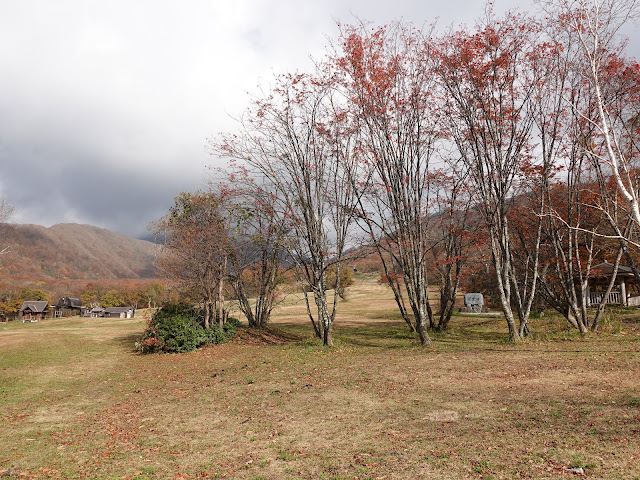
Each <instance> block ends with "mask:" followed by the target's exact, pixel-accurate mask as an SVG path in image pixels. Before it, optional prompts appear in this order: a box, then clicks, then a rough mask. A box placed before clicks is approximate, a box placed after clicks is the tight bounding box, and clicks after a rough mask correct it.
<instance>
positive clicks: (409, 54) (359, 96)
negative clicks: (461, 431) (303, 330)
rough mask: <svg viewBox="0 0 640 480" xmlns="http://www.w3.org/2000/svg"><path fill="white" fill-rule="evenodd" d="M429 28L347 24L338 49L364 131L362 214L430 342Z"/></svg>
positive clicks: (359, 180)
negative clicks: (428, 257)
mask: <svg viewBox="0 0 640 480" xmlns="http://www.w3.org/2000/svg"><path fill="white" fill-rule="evenodd" d="M430 32H431V31H430V30H428V31H424V32H422V31H418V30H416V29H414V28H412V27H411V26H409V25H407V24H403V23H394V24H392V25H390V26H389V27H382V28H379V29H374V30H371V29H370V28H368V27H367V26H366V25H364V24H360V25H356V26H347V27H343V31H342V38H341V40H340V44H341V49H340V51H338V52H336V54H335V57H336V58H335V63H336V65H337V67H338V71H339V74H340V81H341V85H342V86H343V88H344V89H345V91H346V96H347V97H348V98H349V99H350V102H351V109H352V112H353V115H354V117H355V118H357V120H358V125H359V128H360V130H361V132H362V137H361V142H362V143H361V149H360V150H361V153H362V156H363V163H364V166H365V168H363V169H362V170H361V171H360V172H359V175H357V176H356V175H354V176H353V178H354V179H355V180H354V185H355V187H357V188H360V189H361V190H362V191H363V192H364V193H365V195H364V196H362V197H360V204H359V210H358V220H359V223H360V225H361V227H362V228H363V229H364V230H365V231H366V232H367V233H368V235H369V237H370V238H369V241H370V242H373V244H374V245H375V247H376V249H377V251H378V253H379V256H380V259H381V261H382V263H383V266H384V269H385V273H386V277H387V280H388V282H389V285H390V286H391V288H392V289H393V293H394V296H395V298H396V302H397V304H398V307H399V310H400V312H401V314H402V316H403V317H404V319H405V321H406V322H407V323H408V324H409V325H410V326H412V328H413V329H415V330H416V331H417V333H418V335H419V337H420V341H421V343H422V345H425V346H426V345H429V344H430V343H431V339H430V338H429V335H428V332H427V328H428V326H429V324H430V323H432V317H433V314H432V310H431V305H430V303H429V296H428V285H429V282H428V273H427V272H428V270H427V259H426V256H427V254H428V251H429V248H430V245H429V238H428V234H427V228H428V222H429V217H430V213H431V212H430V211H429V207H430V201H431V194H432V192H431V190H430V188H431V186H430V182H431V177H430V169H431V168H433V162H434V157H435V152H436V145H437V143H438V140H439V138H440V132H439V131H438V129H437V120H436V115H435V110H436V106H437V96H438V95H437V90H436V86H437V85H436V82H435V81H434V76H433V56H432V52H430V51H429V44H428V43H425V42H423V39H424V37H427V36H429V34H430ZM394 270H398V271H399V273H400V275H395V274H394ZM400 279H402V283H403V285H402V286H403V288H400V283H399V280H400ZM403 290H404V291H406V296H407V299H408V304H409V307H410V311H411V312H412V313H413V325H412V323H411V318H410V317H409V313H408V312H409V309H408V308H407V307H406V304H405V300H404V295H403Z"/></svg>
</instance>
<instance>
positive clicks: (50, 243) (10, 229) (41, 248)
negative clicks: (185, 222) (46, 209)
mask: <svg viewBox="0 0 640 480" xmlns="http://www.w3.org/2000/svg"><path fill="white" fill-rule="evenodd" d="M5 247H7V251H6V253H4V254H2V255H0V276H2V277H17V278H69V279H118V278H154V277H155V276H156V271H155V268H154V266H153V261H154V259H155V252H156V248H157V247H156V245H154V244H153V243H152V242H149V241H146V240H138V239H134V238H128V237H125V236H124V235H121V234H119V233H114V232H111V231H109V230H105V229H103V228H98V227H94V226H92V225H78V224H75V223H61V224H58V225H54V226H52V227H49V228H47V227H42V226H40V225H15V224H0V249H1V248H5Z"/></svg>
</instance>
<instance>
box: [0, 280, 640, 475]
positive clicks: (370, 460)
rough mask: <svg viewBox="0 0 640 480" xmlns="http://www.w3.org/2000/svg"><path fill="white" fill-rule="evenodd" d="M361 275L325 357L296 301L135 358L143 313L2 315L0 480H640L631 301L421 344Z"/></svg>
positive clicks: (637, 318) (487, 320)
mask: <svg viewBox="0 0 640 480" xmlns="http://www.w3.org/2000/svg"><path fill="white" fill-rule="evenodd" d="M357 280H358V281H357V283H356V285H354V286H353V287H352V288H351V291H350V294H349V297H348V301H347V302H345V303H342V304H341V305H340V312H341V314H340V315H339V319H338V321H337V324H336V330H335V339H336V347H335V348H333V349H330V350H327V349H324V348H322V347H321V346H320V345H319V343H318V342H317V341H316V340H315V339H313V338H312V336H311V329H310V326H309V325H308V324H307V320H306V319H305V316H304V315H305V314H304V307H303V305H302V304H301V303H300V301H299V299H297V298H294V297H290V298H288V299H287V301H286V302H285V304H283V305H282V306H281V307H279V309H278V310H277V311H276V313H275V318H274V324H273V326H272V327H271V328H270V329H269V330H268V331H266V332H262V333H256V332H250V331H248V330H246V329H241V330H240V332H239V336H238V338H237V339H236V340H234V341H233V342H231V343H229V344H225V345H222V346H217V347H208V348H204V349H202V350H200V351H198V352H194V353H189V354H182V355H148V356H141V355H138V354H136V353H135V351H134V349H133V344H134V342H135V339H136V337H137V336H139V335H140V333H141V331H142V329H143V327H144V320H143V319H142V318H141V317H138V318H136V319H132V320H124V319H123V320H115V319H80V318H72V319H55V320H47V321H42V322H39V323H33V324H22V323H17V322H12V323H9V324H0V478H87V479H151V478H154V479H156V478H157V479H178V478H183V479H194V478H238V479H254V480H257V479H281V478H286V479H289V478H291V479H295V478H301V479H352V478H355V479H418V478H424V479H440V478H442V479H458V478H478V479H479V478H484V479H489V478H494V479H512V478H572V477H579V476H582V475H580V474H579V473H572V472H571V470H570V469H572V468H582V470H583V472H584V473H583V475H584V476H586V477H587V478H604V479H616V478H620V479H638V478H640V312H638V313H636V311H635V310H621V311H618V312H615V313H609V314H608V318H607V322H606V324H605V325H604V327H603V331H602V333H600V334H599V335H590V336H587V337H585V338H580V337H578V336H577V335H576V334H575V333H574V332H571V331H569V330H567V329H566V328H565V326H564V324H563V323H562V322H560V321H557V320H553V319H551V318H550V317H549V316H546V317H543V318H542V319H534V320H533V329H534V332H535V336H534V338H533V339H530V340H528V341H526V342H524V343H523V344H522V345H517V346H514V345H509V344H507V343H505V342H504V338H505V333H506V328H505V325H504V324H503V323H504V322H503V320H501V319H500V318H496V317H486V316H456V317H454V319H453V320H452V329H451V332H449V333H447V334H439V335H437V336H436V342H435V344H434V346H433V348H431V349H429V350H424V349H422V348H420V347H419V346H417V343H416V341H415V339H414V337H413V336H412V335H410V334H409V333H408V332H407V329H406V326H405V325H404V324H403V323H402V322H401V321H399V320H398V316H397V315H396V313H395V310H394V306H393V301H392V297H391V295H390V293H389V291H388V290H387V289H386V287H383V286H380V285H377V284H376V283H375V281H373V280H372V279H370V278H366V277H363V276H359V277H357Z"/></svg>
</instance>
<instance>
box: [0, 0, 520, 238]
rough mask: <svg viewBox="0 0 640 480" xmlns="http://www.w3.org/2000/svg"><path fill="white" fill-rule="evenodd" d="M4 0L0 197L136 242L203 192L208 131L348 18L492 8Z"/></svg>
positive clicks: (419, 18)
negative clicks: (181, 196)
mask: <svg viewBox="0 0 640 480" xmlns="http://www.w3.org/2000/svg"><path fill="white" fill-rule="evenodd" d="M519 4H520V5H521V6H522V5H524V6H525V7H529V4H528V2H519ZM0 5H1V7H0V64H1V65H2V75H0V195H1V196H4V197H6V198H7V199H8V200H9V201H10V202H11V203H13V204H14V206H15V207H16V215H15V217H14V220H15V221H16V222H20V223H38V224H43V225H52V224H54V223H59V222H80V223H90V224H95V225H98V226H101V227H104V228H109V229H113V230H116V231H118V232H121V233H125V234H128V235H132V236H139V235H143V234H145V233H146V227H147V225H148V223H149V222H150V221H151V220H153V219H155V218H158V217H159V216H161V215H162V214H163V213H164V212H165V211H166V210H167V208H168V207H169V205H170V204H171V201H172V198H173V197H174V195H176V194H177V193H178V192H180V191H182V190H195V189H197V188H199V187H202V186H204V184H205V182H206V180H207V175H208V174H207V173H206V170H205V167H206V166H207V165H210V164H212V162H213V161H212V159H211V158H210V157H209V156H208V155H207V154H206V153H205V151H204V148H203V146H204V144H205V141H206V138H207V137H208V136H211V135H213V134H215V133H217V132H219V131H223V130H232V129H234V124H233V121H232V120H231V119H230V115H235V114H238V113H239V112H241V110H242V109H243V107H244V106H245V105H246V104H247V95H246V92H247V91H256V86H257V85H258V84H259V83H266V82H268V81H269V79H270V78H271V75H272V73H273V72H283V71H291V70H294V69H296V68H299V69H304V68H305V67H307V66H308V65H309V55H316V56H320V55H321V54H322V51H323V48H324V46H325V45H326V43H327V37H335V34H336V26H335V21H336V20H340V21H343V22H353V21H354V20H355V17H356V16H357V17H358V18H361V19H363V20H370V21H373V22H375V23H378V24H382V23H387V22H389V21H391V20H393V19H398V18H404V19H405V20H410V21H413V22H414V23H416V24H418V25H422V24H423V23H425V22H430V21H432V20H433V19H434V18H435V17H437V16H439V17H440V22H439V25H442V27H444V26H446V25H448V24H450V23H452V22H467V23H470V22H471V21H472V20H473V18H474V17H477V16H479V15H481V14H482V11H483V3H482V2H480V1H478V0H450V1H447V2H429V1H424V0H422V1H418V0H415V1H412V0H399V1H396V2H370V1H365V0H346V1H344V0H325V1H311V0H308V1H307V0H303V1H300V0H298V1H293V0H262V1H260V0H257V1H256V0H234V1H232V2H222V1H204V0H199V1H198V0H190V1H189V0H187V1H181V2H177V1H158V0H154V1H150V0H144V1H143V0H141V1H136V2H124V1H122V0H113V1H109V2H104V1H101V2H97V1H93V0H89V1H86V0H58V1H55V2H49V1H45V0H20V1H16V2H9V1H2V2H1V4H0ZM513 6H514V3H513V2H509V1H505V0H503V1H499V2H495V8H496V10H497V11H503V10H505V9H506V8H508V7H509V8H511V7H513ZM531 8H532V7H531Z"/></svg>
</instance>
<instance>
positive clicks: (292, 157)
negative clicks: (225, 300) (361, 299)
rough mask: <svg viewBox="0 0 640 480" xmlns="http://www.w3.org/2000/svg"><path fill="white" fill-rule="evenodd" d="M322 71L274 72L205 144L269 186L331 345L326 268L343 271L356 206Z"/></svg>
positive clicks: (346, 136) (340, 118)
mask: <svg viewBox="0 0 640 480" xmlns="http://www.w3.org/2000/svg"><path fill="white" fill-rule="evenodd" d="M321 70H322V69H321V68H320V69H319V71H318V73H317V74H314V75H307V74H294V75H283V76H279V77H277V78H276V79H275V86H274V87H273V88H272V89H271V90H270V91H269V92H268V93H267V94H265V95H264V96H263V97H262V98H258V99H255V100H254V102H253V104H252V106H251V107H250V108H249V110H248V111H247V112H246V114H245V116H244V117H243V118H242V119H241V121H240V124H241V132H240V133H239V134H238V135H228V136H223V137H221V138H219V139H216V140H213V141H211V142H210V146H211V150H212V153H213V154H214V155H217V156H219V157H226V158H228V159H231V160H235V161H236V162H238V163H237V164H238V165H239V166H246V168H247V170H248V173H249V176H251V177H253V178H255V179H256V181H259V182H261V183H263V184H264V185H265V186H266V188H268V189H269V191H271V192H273V194H274V197H273V199H274V203H273V206H274V209H275V210H276V211H277V213H278V215H279V216H280V219H281V222H282V228H284V229H285V230H286V231H287V232H288V235H287V238H286V241H285V242H284V245H285V247H286V249H287V251H288V258H289V261H290V262H293V264H294V265H295V266H296V271H297V272H298V275H299V277H300V279H301V280H302V281H303V282H304V287H303V290H304V296H305V301H306V305H307V313H308V314H309V318H310V320H311V323H312V325H313V327H314V330H315V332H316V335H317V336H318V337H321V338H322V339H323V343H324V344H325V345H328V346H331V345H333V339H332V325H333V322H334V320H335V317H336V313H337V307H338V300H339V295H334V296H333V299H332V302H330V301H329V299H328V298H327V269H328V268H329V267H330V266H332V265H335V266H336V268H337V270H338V271H337V278H338V279H339V278H340V271H339V269H340V268H341V261H342V256H343V254H344V251H345V246H346V242H347V238H348V234H349V227H350V224H351V218H352V211H353V207H354V205H353V202H354V200H353V198H354V196H353V195H354V190H353V189H352V187H351V185H350V184H349V182H348V178H347V176H346V173H345V168H344V166H345V165H346V164H349V163H350V162H351V158H352V156H353V151H354V150H353V144H352V131H351V130H350V128H349V127H348V126H346V125H345V123H344V119H345V116H344V115H342V114H341V112H340V105H341V99H340V98H339V97H336V91H335V89H334V88H332V79H331V76H330V75H328V74H327V72H326V71H321ZM338 282H339V280H338ZM339 288H340V286H339V285H337V286H336V290H339ZM309 293H311V294H312V295H313V301H314V302H315V306H316V312H317V313H316V315H315V316H314V314H313V313H312V310H311V305H310V299H309Z"/></svg>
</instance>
